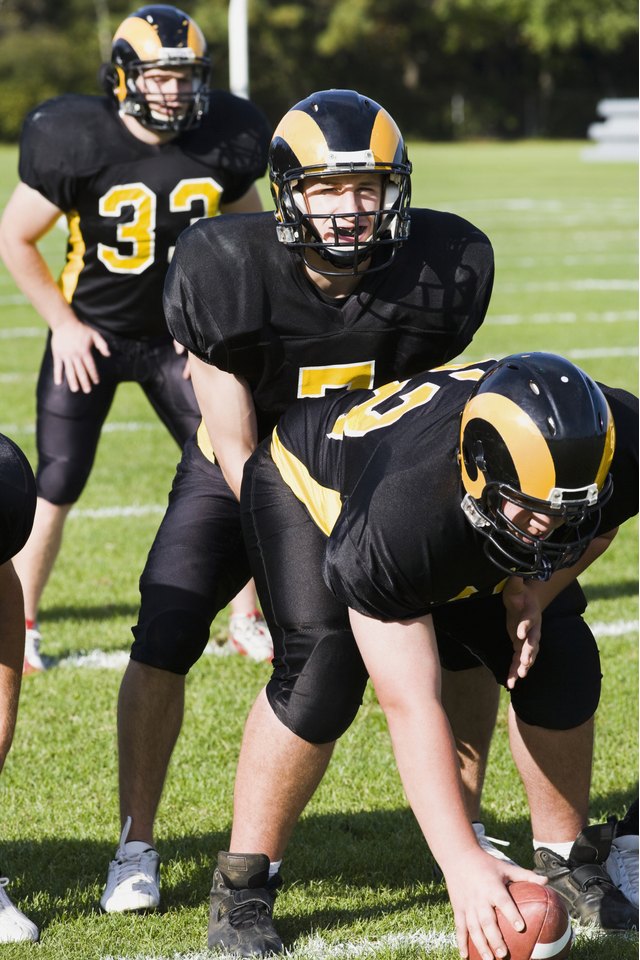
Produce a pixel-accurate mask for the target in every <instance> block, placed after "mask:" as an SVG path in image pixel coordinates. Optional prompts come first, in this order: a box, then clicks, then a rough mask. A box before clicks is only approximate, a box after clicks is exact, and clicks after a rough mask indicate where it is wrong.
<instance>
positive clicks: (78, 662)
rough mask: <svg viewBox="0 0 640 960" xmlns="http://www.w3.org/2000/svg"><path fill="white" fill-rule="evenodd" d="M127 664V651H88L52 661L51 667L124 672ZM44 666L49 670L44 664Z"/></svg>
mask: <svg viewBox="0 0 640 960" xmlns="http://www.w3.org/2000/svg"><path fill="white" fill-rule="evenodd" d="M128 662H129V651H128V650H111V651H107V650H89V652H88V653H72V654H70V655H69V656H68V657H62V658H61V659H60V660H57V661H54V663H52V664H51V666H58V667H88V668H89V669H92V670H124V668H125V667H126V665H127V664H128ZM45 666H47V668H49V664H47V662H46V657H45Z"/></svg>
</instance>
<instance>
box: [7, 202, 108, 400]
mask: <svg viewBox="0 0 640 960" xmlns="http://www.w3.org/2000/svg"><path fill="white" fill-rule="evenodd" d="M61 215H62V211H61V210H60V209H59V208H58V207H56V206H55V204H53V203H51V201H49V200H47V199H46V197H43V196H42V194H40V193H38V191H37V190H34V189H33V188H32V187H29V186H27V184H25V183H19V184H18V186H17V187H16V189H15V190H14V192H13V194H12V196H11V198H10V199H9V202H8V204H7V206H6V208H5V211H4V214H3V217H2V221H1V222H0V254H1V255H2V259H3V260H4V262H5V265H6V267H7V269H8V270H9V272H10V274H11V276H12V277H13V279H14V281H15V283H16V285H17V286H18V288H19V289H20V290H22V292H23V293H24V294H25V296H26V297H27V298H28V299H29V301H30V302H31V304H32V305H33V307H34V309H35V310H37V312H38V313H39V314H40V316H41V317H42V318H43V320H45V322H46V323H47V325H48V326H49V328H50V329H51V331H52V341H51V349H52V352H53V361H54V381H55V383H56V384H61V383H62V382H63V379H64V377H66V379H67V382H68V384H69V388H70V389H71V390H72V391H73V392H74V393H75V392H77V391H78V390H82V391H83V392H84V393H89V392H90V391H91V385H92V384H95V383H98V382H99V376H98V372H97V369H96V365H95V360H94V357H93V352H92V351H93V349H94V348H95V349H96V350H98V351H99V352H100V353H102V354H103V356H108V355H109V347H108V345H107V343H106V341H105V340H104V338H103V337H102V336H101V335H100V334H99V333H98V331H97V330H93V329H92V328H91V327H88V326H87V325H86V324H84V323H82V322H81V321H80V320H78V318H77V317H76V315H75V313H74V311H73V310H72V309H71V307H70V306H69V304H68V303H67V301H66V300H65V298H64V296H63V295H62V292H61V290H60V288H59V287H58V285H57V283H56V282H55V280H54V278H53V277H52V275H51V271H50V270H49V267H48V266H47V263H46V261H45V259H44V257H43V256H42V254H41V253H40V251H39V249H38V246H37V244H38V241H39V240H40V239H41V237H43V236H44V235H45V234H46V233H48V232H49V231H50V230H51V229H52V228H53V226H54V224H55V223H56V221H57V220H58V218H59V217H60V216H61Z"/></svg>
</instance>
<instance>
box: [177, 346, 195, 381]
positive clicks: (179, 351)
mask: <svg viewBox="0 0 640 960" xmlns="http://www.w3.org/2000/svg"><path fill="white" fill-rule="evenodd" d="M173 349H174V350H175V352H176V353H177V354H178V356H179V357H181V356H182V354H183V353H187V348H186V347H185V345H184V344H183V343H178V341H177V340H174V341H173ZM182 379H183V380H190V379H191V367H190V366H189V354H188V353H187V358H186V362H185V365H184V370H183V371H182Z"/></svg>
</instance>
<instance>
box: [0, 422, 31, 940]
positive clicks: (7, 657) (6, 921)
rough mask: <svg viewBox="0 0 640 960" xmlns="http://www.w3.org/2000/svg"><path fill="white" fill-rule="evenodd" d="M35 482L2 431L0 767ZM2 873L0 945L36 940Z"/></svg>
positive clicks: (17, 676) (16, 670)
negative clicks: (19, 560) (19, 557)
mask: <svg viewBox="0 0 640 960" xmlns="http://www.w3.org/2000/svg"><path fill="white" fill-rule="evenodd" d="M35 509H36V483H35V479H34V476H33V473H32V471H31V467H30V466H29V462H28V460H27V458H26V457H25V455H24V453H23V452H22V450H20V448H19V447H18V446H16V444H15V443H14V442H13V441H12V440H9V438H8V437H5V436H3V435H2V434H0V770H2V767H3V766H4V761H5V759H6V757H7V754H8V752H9V748H10V747H11V742H12V740H13V733H14V730H15V725H16V717H17V713H18V697H19V695H20V683H21V681H22V660H23V655H24V604H23V599H22V588H21V586H20V580H19V579H18V575H17V574H16V572H15V570H14V568H13V563H12V557H14V556H15V555H16V553H17V552H18V551H19V550H21V549H22V547H23V546H24V544H25V542H26V540H27V537H28V536H29V533H30V531H31V527H32V524H33V515H34V513H35ZM8 882H9V880H8V878H7V877H3V876H0V943H16V942H18V941H22V940H37V939H38V928H37V927H36V925H35V923H33V922H32V921H31V920H29V918H28V917H25V915H24V913H22V911H21V910H18V908H17V907H16V906H15V905H14V904H13V903H12V902H11V900H10V899H9V897H8V895H7V893H6V889H5V888H6V886H7V884H8Z"/></svg>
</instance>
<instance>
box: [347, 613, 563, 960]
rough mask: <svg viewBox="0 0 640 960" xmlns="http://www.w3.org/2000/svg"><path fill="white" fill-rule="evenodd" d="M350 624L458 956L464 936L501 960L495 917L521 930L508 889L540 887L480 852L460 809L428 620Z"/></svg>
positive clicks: (354, 616) (357, 619)
mask: <svg viewBox="0 0 640 960" xmlns="http://www.w3.org/2000/svg"><path fill="white" fill-rule="evenodd" d="M349 617H350V621H351V626H352V629H353V632H354V635H355V638H356V641H357V643H358V648H359V650H360V652H361V654H362V657H363V660H364V662H365V665H366V667H367V671H368V673H369V676H370V677H371V681H372V683H373V685H374V688H375V691H376V696H377V697H378V701H379V703H380V706H381V707H382V709H383V710H384V713H385V716H386V718H387V723H388V724H389V732H390V734H391V740H392V743H393V750H394V754H395V757H396V762H397V765H398V770H399V772H400V776H401V778H402V783H403V786H404V789H405V792H406V794H407V798H408V800H409V803H410V804H411V809H412V810H413V812H414V814H415V816H416V819H417V820H418V823H419V825H420V828H421V830H422V832H423V834H424V837H425V839H426V841H427V843H428V844H429V847H430V849H431V851H432V853H433V855H434V857H435V858H436V860H437V861H438V863H439V864H440V867H441V868H442V871H443V873H444V875H445V878H446V881H447V890H448V893H449V896H450V899H451V904H452V907H453V911H454V916H455V923H456V936H457V940H458V947H459V949H460V953H461V955H462V956H463V957H464V956H467V935H468V934H470V935H471V937H472V939H473V941H474V943H475V944H476V946H477V947H478V949H479V951H480V953H481V954H482V955H485V954H486V953H487V950H490V951H491V953H490V954H489V955H491V956H496V957H499V956H506V954H507V949H506V944H505V943H504V940H503V938H502V934H501V933H500V930H499V928H498V924H497V920H496V915H495V909H496V908H499V909H500V911H501V912H502V913H503V914H504V916H505V917H506V918H507V919H508V920H509V921H510V922H511V923H512V924H513V926H514V927H515V928H516V929H522V919H521V917H520V914H519V913H518V910H517V908H516V906H515V904H514V903H513V900H512V899H511V897H510V896H509V894H508V892H507V888H506V884H507V883H508V882H509V881H512V880H529V881H533V882H535V883H540V882H543V883H544V882H545V881H544V880H542V878H540V877H537V876H536V875H535V874H533V873H532V872H531V871H529V870H524V869H523V868H521V867H518V866H515V865H513V866H512V865H511V864H508V863H506V862H504V861H498V860H496V859H494V858H493V857H491V856H489V855H488V854H486V853H484V851H482V850H481V849H480V847H479V845H478V842H477V840H476V837H475V834H474V832H473V829H472V827H471V824H470V823H469V820H468V818H467V815H466V812H465V809H464V803H463V799H462V788H461V783H460V775H459V767H458V760H457V755H456V751H455V745H454V742H453V736H452V734H451V729H450V727H449V723H448V721H447V718H446V715H445V713H444V710H443V709H442V705H441V703H440V665H439V659H438V652H437V646H436V640H435V632H434V629H433V620H432V618H431V616H425V617H421V618H419V619H416V620H412V621H403V622H395V623H383V622H381V621H379V620H373V619H371V618H368V617H364V616H363V615H362V614H360V613H357V612H356V611H354V610H350V611H349ZM519 924H520V927H519V926H518V925H519Z"/></svg>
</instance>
